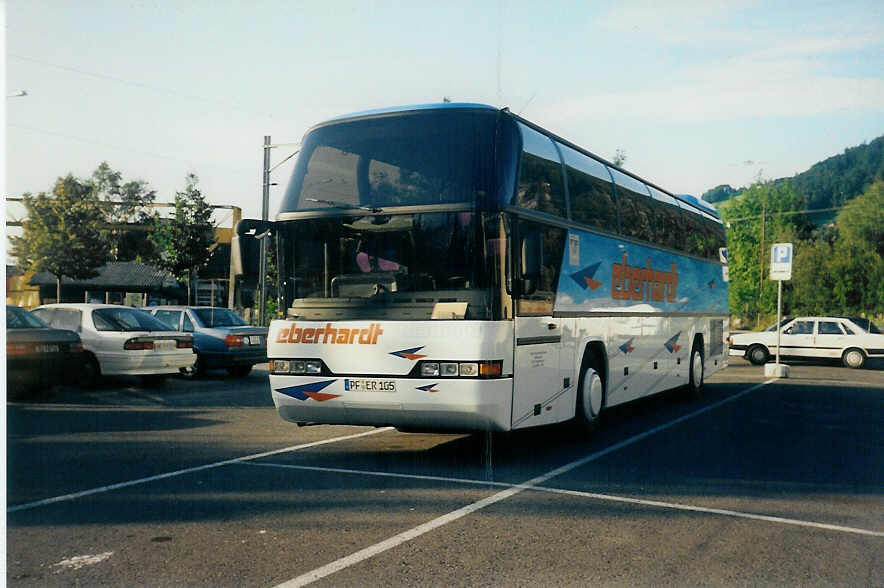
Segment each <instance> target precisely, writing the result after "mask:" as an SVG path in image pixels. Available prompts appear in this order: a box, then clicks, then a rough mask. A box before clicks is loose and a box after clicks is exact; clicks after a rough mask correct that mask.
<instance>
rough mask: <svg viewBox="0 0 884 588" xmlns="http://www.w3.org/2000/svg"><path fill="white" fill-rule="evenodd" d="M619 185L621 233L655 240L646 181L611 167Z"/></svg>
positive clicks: (651, 240) (618, 199)
mask: <svg viewBox="0 0 884 588" xmlns="http://www.w3.org/2000/svg"><path fill="white" fill-rule="evenodd" d="M611 175H612V176H613V178H614V185H615V186H617V209H618V211H619V212H620V233H621V234H623V235H626V236H628V237H633V238H635V239H641V240H642V241H648V242H650V243H653V242H654V227H653V224H652V223H653V215H654V212H653V209H652V208H651V196H650V195H649V193H648V187H647V186H646V185H645V184H644V182H640V181H639V180H636V179H635V178H633V177H632V176H628V175H626V174H624V173H623V172H621V171H619V170H616V169H611Z"/></svg>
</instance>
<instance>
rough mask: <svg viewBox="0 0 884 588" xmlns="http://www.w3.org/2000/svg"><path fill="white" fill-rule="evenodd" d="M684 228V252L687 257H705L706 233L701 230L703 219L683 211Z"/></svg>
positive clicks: (695, 214) (693, 213)
mask: <svg viewBox="0 0 884 588" xmlns="http://www.w3.org/2000/svg"><path fill="white" fill-rule="evenodd" d="M682 218H684V221H685V223H684V228H685V231H684V232H685V252H686V253H688V254H689V255H696V256H698V257H704V256H705V255H706V232H705V231H704V228H703V218H702V217H701V216H700V215H699V214H697V213H695V212H691V211H688V210H685V211H684V214H683V217H682Z"/></svg>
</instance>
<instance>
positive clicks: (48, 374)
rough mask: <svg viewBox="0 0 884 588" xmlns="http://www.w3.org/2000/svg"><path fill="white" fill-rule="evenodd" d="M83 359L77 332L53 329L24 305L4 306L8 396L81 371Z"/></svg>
mask: <svg viewBox="0 0 884 588" xmlns="http://www.w3.org/2000/svg"><path fill="white" fill-rule="evenodd" d="M83 360H84V355H83V344H82V343H81V342H80V336H79V335H77V334H76V333H74V332H73V331H68V330H64V329H53V328H51V327H50V326H49V325H47V324H46V323H45V322H43V321H42V320H40V318H39V317H37V316H36V315H34V314H31V313H30V312H28V311H27V310H25V309H24V308H21V307H19V306H10V305H8V304H7V305H6V391H7V394H8V395H9V396H10V397H15V396H19V395H23V394H25V393H26V392H29V391H31V390H34V389H38V388H44V387H45V388H48V387H50V386H52V385H53V384H57V383H59V382H61V381H62V380H64V379H70V378H71V374H77V373H79V372H80V371H81V370H82V366H83Z"/></svg>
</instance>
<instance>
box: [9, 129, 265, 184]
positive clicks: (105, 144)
mask: <svg viewBox="0 0 884 588" xmlns="http://www.w3.org/2000/svg"><path fill="white" fill-rule="evenodd" d="M6 126H8V127H10V128H15V129H21V130H23V131H30V132H32V133H40V134H43V135H49V136H52V137H60V138H62V139H68V140H69V141H78V142H80V143H91V144H93V145H100V146H102V147H109V148H111V149H118V150H120V151H128V152H130V153H137V154H138V155H147V156H150V157H158V158H160V159H168V160H170V161H175V162H178V163H184V164H187V165H197V164H199V165H205V166H215V167H224V169H225V170H227V171H230V172H233V173H236V174H242V175H246V174H248V175H253V173H254V172H252V171H248V172H247V171H246V170H245V169H237V168H231V167H230V166H228V165H225V164H219V163H208V162H204V163H199V162H194V161H193V160H188V159H182V158H180V157H174V156H171V155H164V154H162V153H155V152H153V151H142V150H140V149H132V148H131V147H123V146H121V145H115V144H113V143H108V142H106V141H99V140H98V139H92V138H87V137H78V136H76V135H68V134H65V133H59V132H57V131H47V130H46V129H38V128H36V127H30V126H26V125H19V124H15V123H7V124H6Z"/></svg>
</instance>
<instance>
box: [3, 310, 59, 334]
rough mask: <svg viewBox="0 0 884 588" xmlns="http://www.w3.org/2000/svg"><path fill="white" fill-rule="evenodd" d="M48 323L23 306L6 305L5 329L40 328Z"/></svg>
mask: <svg viewBox="0 0 884 588" xmlns="http://www.w3.org/2000/svg"><path fill="white" fill-rule="evenodd" d="M48 326H49V325H47V324H46V323H44V322H43V321H42V320H40V319H39V318H37V316H36V315H33V314H31V313H30V312H28V311H27V310H25V309H24V308H19V307H18V306H7V307H6V328H7V329H41V328H46V327H48Z"/></svg>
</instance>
